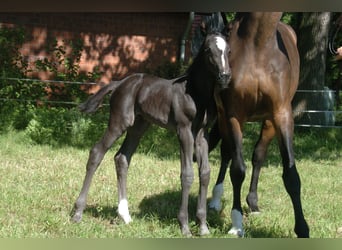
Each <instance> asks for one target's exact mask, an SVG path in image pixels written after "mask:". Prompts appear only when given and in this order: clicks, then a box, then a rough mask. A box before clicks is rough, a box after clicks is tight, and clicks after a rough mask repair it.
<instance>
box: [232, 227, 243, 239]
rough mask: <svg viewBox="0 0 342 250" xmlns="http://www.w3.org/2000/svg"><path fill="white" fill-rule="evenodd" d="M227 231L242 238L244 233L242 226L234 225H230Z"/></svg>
mask: <svg viewBox="0 0 342 250" xmlns="http://www.w3.org/2000/svg"><path fill="white" fill-rule="evenodd" d="M228 233H229V234H231V235H235V236H237V237H239V238H242V237H243V236H244V235H245V233H244V231H243V229H242V228H236V227H232V228H231V229H230V230H229V231H228Z"/></svg>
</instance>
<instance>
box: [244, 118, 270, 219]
mask: <svg viewBox="0 0 342 250" xmlns="http://www.w3.org/2000/svg"><path fill="white" fill-rule="evenodd" d="M274 135H275V129H274V126H273V124H272V122H271V121H269V120H265V121H264V122H263V125H262V129H261V132H260V136H259V139H258V142H257V143H256V145H255V148H254V152H253V158H252V164H253V172H252V178H251V185H250V187H249V193H248V195H247V198H246V200H247V204H248V206H249V208H250V209H251V211H252V212H259V211H260V210H259V207H258V192H257V188H258V181H259V175H260V170H261V165H262V164H263V163H264V161H265V158H266V154H267V148H268V146H269V144H270V142H271V141H272V139H273V137H274Z"/></svg>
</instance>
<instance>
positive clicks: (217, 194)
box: [209, 183, 223, 212]
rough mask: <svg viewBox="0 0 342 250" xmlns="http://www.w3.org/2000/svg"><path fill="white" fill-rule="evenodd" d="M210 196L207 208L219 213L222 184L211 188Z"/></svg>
mask: <svg viewBox="0 0 342 250" xmlns="http://www.w3.org/2000/svg"><path fill="white" fill-rule="evenodd" d="M212 195H213V196H212V198H211V201H210V202H209V208H212V209H215V210H216V211H218V212H219V211H221V209H222V204H221V198H222V195H223V183H220V184H218V185H216V186H215V187H214V188H213V194H212Z"/></svg>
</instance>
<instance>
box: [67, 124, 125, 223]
mask: <svg viewBox="0 0 342 250" xmlns="http://www.w3.org/2000/svg"><path fill="white" fill-rule="evenodd" d="M121 134H122V130H120V129H118V128H117V127H113V126H109V127H108V128H107V130H106V132H105V134H104V136H103V138H102V139H101V140H100V141H99V142H98V143H96V144H95V146H94V147H93V148H92V149H91V151H90V153H89V158H88V163H87V167H86V175H85V178H84V181H83V186H82V189H81V192H80V194H79V196H78V198H77V200H76V202H75V208H74V209H75V213H74V216H73V217H72V220H73V221H74V222H79V221H81V219H82V214H83V210H84V209H85V207H86V202H87V195H88V192H89V187H90V184H91V181H92V179H93V176H94V173H95V171H96V169H97V168H98V166H99V165H100V163H101V161H102V159H103V157H104V155H105V153H106V152H107V151H108V149H109V148H110V147H111V146H112V144H113V143H114V142H115V140H117V139H118V137H120V135H121Z"/></svg>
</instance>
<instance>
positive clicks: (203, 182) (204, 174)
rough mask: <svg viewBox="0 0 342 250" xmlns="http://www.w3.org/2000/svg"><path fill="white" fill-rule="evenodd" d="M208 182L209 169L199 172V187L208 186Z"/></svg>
mask: <svg viewBox="0 0 342 250" xmlns="http://www.w3.org/2000/svg"><path fill="white" fill-rule="evenodd" d="M209 181H210V168H209V167H208V168H206V169H202V170H201V172H200V182H201V185H204V186H208V185H209Z"/></svg>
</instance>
